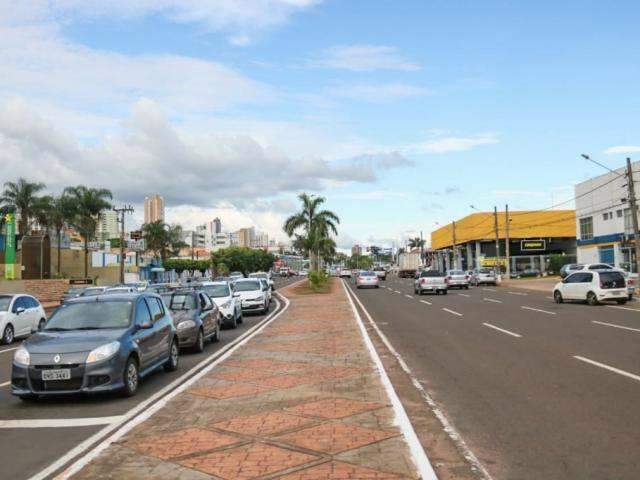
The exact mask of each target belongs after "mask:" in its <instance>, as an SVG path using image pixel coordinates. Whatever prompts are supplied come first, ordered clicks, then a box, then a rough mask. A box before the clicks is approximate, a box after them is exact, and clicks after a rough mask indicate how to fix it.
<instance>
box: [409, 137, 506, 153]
mask: <svg viewBox="0 0 640 480" xmlns="http://www.w3.org/2000/svg"><path fill="white" fill-rule="evenodd" d="M496 143H498V138H497V136H496V135H494V134H482V135H474V136H470V137H442V138H435V139H432V140H427V141H426V142H422V143H418V144H415V145H413V146H411V147H410V150H411V151H413V152H416V153H449V152H463V151H466V150H471V149H473V148H475V147H478V146H481V145H493V144H496Z"/></svg>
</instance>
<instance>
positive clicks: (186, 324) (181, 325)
mask: <svg viewBox="0 0 640 480" xmlns="http://www.w3.org/2000/svg"><path fill="white" fill-rule="evenodd" d="M195 326H196V322H194V321H193V320H185V321H184V322H180V323H179V324H178V330H184V329H185V328H193V327H195Z"/></svg>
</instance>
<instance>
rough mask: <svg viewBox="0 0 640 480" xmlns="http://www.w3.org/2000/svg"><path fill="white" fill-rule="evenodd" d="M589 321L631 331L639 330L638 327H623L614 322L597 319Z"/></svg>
mask: <svg viewBox="0 0 640 480" xmlns="http://www.w3.org/2000/svg"><path fill="white" fill-rule="evenodd" d="M591 323H597V324H598V325H606V326H607V327H614V328H621V329H623V330H631V331H632V332H640V328H631V327H625V326H624V325H616V324H615V323H607V322H599V321H597V320H591Z"/></svg>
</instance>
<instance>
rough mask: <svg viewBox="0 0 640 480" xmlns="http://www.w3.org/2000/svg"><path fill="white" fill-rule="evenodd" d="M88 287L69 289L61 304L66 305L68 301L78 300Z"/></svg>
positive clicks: (64, 294) (61, 298) (61, 299)
mask: <svg viewBox="0 0 640 480" xmlns="http://www.w3.org/2000/svg"><path fill="white" fill-rule="evenodd" d="M86 288H87V287H86V286H82V287H69V288H68V289H67V291H66V292H64V293H63V294H62V296H61V297H60V303H64V302H66V301H67V300H70V299H72V298H76V297H79V296H80V294H82V292H83V291H84V290H85V289H86Z"/></svg>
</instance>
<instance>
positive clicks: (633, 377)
mask: <svg viewBox="0 0 640 480" xmlns="http://www.w3.org/2000/svg"><path fill="white" fill-rule="evenodd" d="M573 358H575V359H576V360H580V361H581V362H585V363H590V364H591V365H595V366H596V367H600V368H604V369H605V370H609V371H610V372H614V373H617V374H618V375H624V376H625V377H629V378H632V379H634V380H637V381H639V382H640V375H636V374H634V373H629V372H625V371H624V370H620V369H619V368H616V367H612V366H610V365H607V364H604V363H600V362H596V361H595V360H589V359H588V358H585V357H581V356H579V355H574V356H573Z"/></svg>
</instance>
